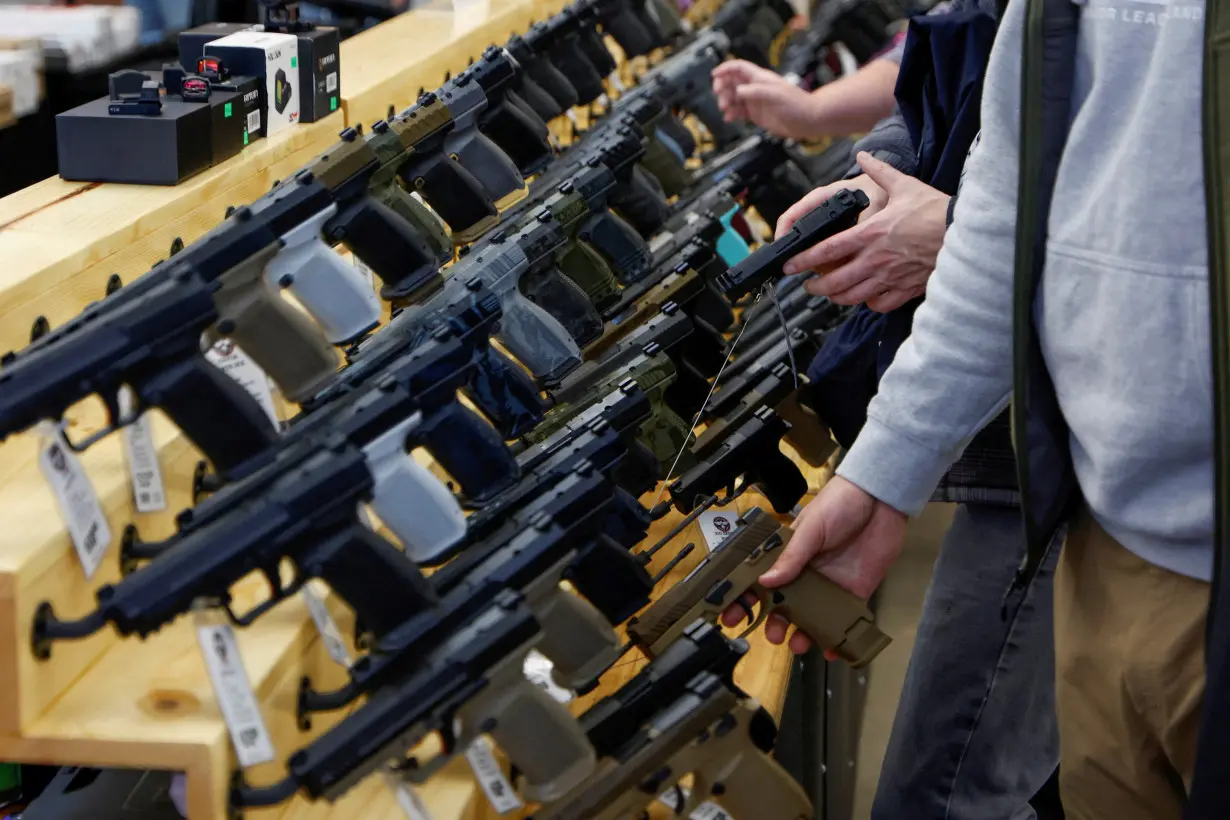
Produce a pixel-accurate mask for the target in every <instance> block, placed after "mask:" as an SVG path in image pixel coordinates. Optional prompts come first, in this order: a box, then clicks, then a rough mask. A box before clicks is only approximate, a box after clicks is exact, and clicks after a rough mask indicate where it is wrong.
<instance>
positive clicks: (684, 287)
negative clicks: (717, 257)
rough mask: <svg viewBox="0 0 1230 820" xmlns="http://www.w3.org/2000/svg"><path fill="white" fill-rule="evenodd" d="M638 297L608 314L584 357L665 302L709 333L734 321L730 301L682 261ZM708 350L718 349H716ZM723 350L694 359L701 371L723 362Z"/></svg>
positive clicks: (599, 351) (712, 369)
mask: <svg viewBox="0 0 1230 820" xmlns="http://www.w3.org/2000/svg"><path fill="white" fill-rule="evenodd" d="M651 278H656V277H651ZM639 297H640V298H639V299H637V300H636V301H635V302H634V303H633V304H631V305H629V306H628V308H627V309H626V310H625V311H624V312H623V313H621V314H618V315H616V316H613V317H611V319H610V321H609V322H608V323H607V325H606V330H604V331H603V333H602V336H601V338H599V339H598V340H597V341H595V342H592V343H591V344H590V345H588V346H587V347H586V348H585V350H584V351H583V352H584V354H585V358H586V359H596V358H599V357H601V356H602V355H603V354H605V353H606V351H607V350H609V349H611V347H612V346H614V345H615V344H616V343H618V342H619V341H620V340H621V339H623V338H624V337H626V336H627V335H628V334H629V333H630V332H631V331H632V330H634V329H636V328H637V327H639V326H640V325H641V324H643V323H644V322H645V321H646V320H647V319H648V318H649V317H651V316H653V315H654V314H656V313H657V312H658V311H660V310H661V309H662V308H663V306H665V305H667V304H674V305H678V306H679V307H680V308H681V309H682V310H683V311H684V312H685V313H687V314H688V315H689V316H690V317H692V319H693V321H695V322H696V323H697V324H698V325H701V326H703V329H704V330H706V331H708V332H709V333H711V334H715V333H720V332H722V331H724V330H726V329H727V328H729V327H730V326H731V324H733V323H734V312H733V310H732V309H731V307H730V303H729V302H727V301H726V299H725V298H723V297H722V296H721V295H720V294H719V293H718V292H717V291H716V290H714V289H713V287H712V286H711V285H710V284H709V283H708V282H706V281H705V279H704V277H702V276H701V275H700V274H699V273H698V272H697V271H696V270H695V269H693V268H692V267H691V266H690V265H688V264H687V263H686V262H680V263H679V264H678V265H676V266H675V268H674V269H673V270H671V271H670V273H668V274H667V275H666V276H664V277H663V278H662V279H661V280H659V281H658V282H657V283H656V284H655V285H654V286H653V287H651V288H647V289H645V291H644V292H643V293H641V294H639ZM712 349H713V350H714V351H715V352H716V351H718V348H712ZM725 353H726V350H725V347H724V346H723V347H721V349H720V356H719V358H717V359H712V358H710V359H707V360H698V362H697V363H698V366H699V367H700V369H701V371H702V372H706V373H716V372H717V369H718V368H719V367H721V366H722V363H723V362H725V361H726V356H725ZM701 362H704V363H701ZM715 362H716V363H715Z"/></svg>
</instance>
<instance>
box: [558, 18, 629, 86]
mask: <svg viewBox="0 0 1230 820" xmlns="http://www.w3.org/2000/svg"><path fill="white" fill-rule="evenodd" d="M568 11H569V12H570V13H571V14H574V15H576V18H577V37H578V38H579V39H580V46H581V52H582V53H583V54H584V55H585V59H587V60H589V62H590V64H591V65H593V67H594V68H595V69H597V71H598V74H599V76H601V77H609V76H610V75H611V74H612V73H613V72H614V71H615V69H616V68H618V63H617V62H616V61H615V55H614V54H612V53H611V50H610V49H609V48H607V45H606V40H605V39H604V38H603V36H602V32H600V31H599V30H598V26H599V25H601V22H602V20H601V16H600V15H599V13H598V6H597V4H596V3H574V4H573V5H571V6H569V7H568Z"/></svg>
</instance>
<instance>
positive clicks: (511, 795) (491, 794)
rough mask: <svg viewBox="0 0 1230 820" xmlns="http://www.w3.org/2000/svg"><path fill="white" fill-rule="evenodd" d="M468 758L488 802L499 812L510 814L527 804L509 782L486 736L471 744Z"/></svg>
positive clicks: (467, 752) (467, 753)
mask: <svg viewBox="0 0 1230 820" xmlns="http://www.w3.org/2000/svg"><path fill="white" fill-rule="evenodd" d="M466 760H467V761H469V763H470V768H471V769H473V770H474V777H475V778H476V779H477V780H478V785H479V786H481V787H482V790H483V793H484V794H486V795H487V802H489V803H490V804H491V808H493V809H495V811H496V813H497V814H508V813H509V812H510V811H516V810H517V809H519V808H521V807H522V806H524V805H525V803H523V802H522V800H521V795H519V794H517V792H516V790H515V789H514V788H513V787H512V784H511V783H509V782H508V778H507V777H505V776H504V772H503V770H501V769H500V764H499V763H497V762H496V759H495V755H493V754H492V753H491V746H490V745H489V744H488V743H487V739H486V738H485V737H480V738H479V739H478V740H475V741H474V742H473V743H471V744H470V748H468V749H466Z"/></svg>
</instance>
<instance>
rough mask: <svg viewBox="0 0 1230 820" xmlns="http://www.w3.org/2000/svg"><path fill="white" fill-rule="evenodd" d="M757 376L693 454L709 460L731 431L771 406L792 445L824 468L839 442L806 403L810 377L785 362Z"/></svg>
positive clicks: (710, 426)
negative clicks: (785, 426)
mask: <svg viewBox="0 0 1230 820" xmlns="http://www.w3.org/2000/svg"><path fill="white" fill-rule="evenodd" d="M757 375H758V376H759V380H758V381H757V382H756V383H755V384H752V385H750V386H749V389H748V390H747V391H746V392H745V393H744V394H743V397H742V398H741V399H739V403H738V404H737V405H736V406H735V408H734V409H733V410H731V411H730V412H728V413H726V414H725V415H722V416H720V417H718V418H715V419H713V420H712V421H710V422H709V423H708V424H707V425H706V427H705V432H704V433H703V434H701V436H700V437H699V438H697V439H696V442H695V443H694V444H693V445H692V452H693V453H695V454H696V457H697V458H701V459H704V458H708V457H709V456H710V455H712V454H713V453H714V452H715V451H716V450H717V449H718V447H720V446H721V442H722V441H723V440H724V439H725V438H726V436H727V435H728V434H729V433H730V431H731V430H735V429H738V428H739V427H742V426H743V425H744V424H746V423H747V421H748V420H749V419H750V418H751V417H752V416H753V415H754V414H755V412H756V411H757V410H759V409H760V408H761V407H771V408H773V410H774V412H776V413H777V415H779V416H781V417H782V418H783V419H785V420H786V421H787V422H788V423H789V424H790V429H789V431H788V432H787V433H786V436H785V438H786V441H788V442H789V443H790V446H792V447H793V448H794V449H795V451H796V452H797V453H798V454H799V455H800V456H801V457H802V459H803V460H804V461H806V462H807V463H808V464H810V465H811V466H813V467H820V466H822V465H823V464H824V463H825V462H827V461H828V459H829V456H831V455H832V454H833V450H835V449H836V447H837V443H836V442H834V441H833V437H832V435H830V433H829V429H828V427H826V426H825V424H824V422H823V421H821V420H820V418H819V416H817V415H816V412H815V410H814V409H812V408H811V407H810V406H809V405H808V403H807V400H806V398H805V396H806V392H807V388H808V381H807V376H806V375H803V374H797V375H796V374H795V373H794V372H793V371H792V370H791V369H790V365H789V364H787V363H786V362H778V363H777V364H775V365H773V367H772V368H771V369H770V370H769V372H768V373H767V374H759V373H758V374H757Z"/></svg>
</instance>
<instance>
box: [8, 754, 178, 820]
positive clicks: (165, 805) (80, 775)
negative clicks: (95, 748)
mask: <svg viewBox="0 0 1230 820" xmlns="http://www.w3.org/2000/svg"><path fill="white" fill-rule="evenodd" d="M173 777H174V775H173V774H172V773H171V772H158V771H142V770H140V769H87V768H84V767H83V768H77V767H69V766H65V767H64V768H62V769H60V771H59V773H57V774H56V776H55V778H53V779H52V781H51V783H49V784H48V786H47V788H46V789H44V790H43V793H42V794H41V795H39V796H38V798H36V799H35V800H34V802H33V803H31V804H30V806H29V807H28V808H27V809H26V810H25V812H24V813H23V814H22V817H24V818H26V820H69V819H70V818H84V817H88V818H90V820H182V818H183V815H182V814H180V813H179V810H178V808H176V805H175V797H174V786H173Z"/></svg>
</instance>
